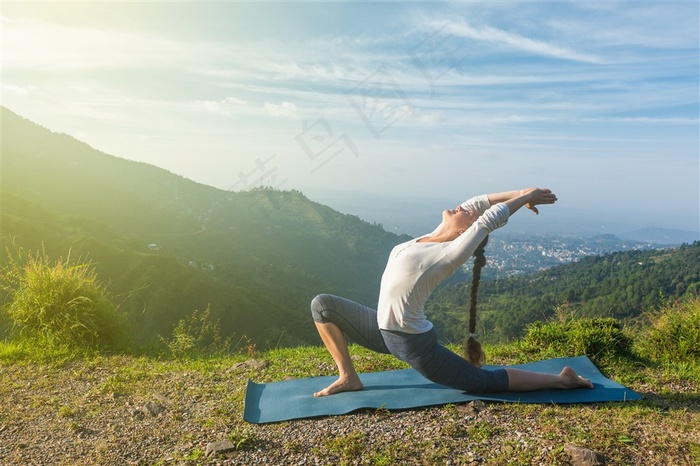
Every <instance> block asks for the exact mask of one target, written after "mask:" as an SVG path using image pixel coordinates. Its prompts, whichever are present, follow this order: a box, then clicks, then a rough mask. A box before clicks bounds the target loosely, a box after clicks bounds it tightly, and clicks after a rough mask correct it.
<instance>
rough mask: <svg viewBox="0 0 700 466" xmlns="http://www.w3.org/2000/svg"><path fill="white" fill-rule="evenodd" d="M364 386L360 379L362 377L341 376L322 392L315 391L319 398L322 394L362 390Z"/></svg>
mask: <svg viewBox="0 0 700 466" xmlns="http://www.w3.org/2000/svg"><path fill="white" fill-rule="evenodd" d="M363 387H364V385H362V382H361V381H360V378H359V377H358V376H354V377H345V378H343V377H340V378H338V380H336V381H335V382H333V383H332V384H330V385H329V386H327V387H326V388H324V389H323V390H321V391H320V392H316V393H314V396H315V397H316V398H318V397H320V396H328V395H333V394H335V393H340V392H351V391H357V390H362V388H363Z"/></svg>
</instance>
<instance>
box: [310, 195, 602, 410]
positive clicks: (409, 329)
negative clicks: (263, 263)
mask: <svg viewBox="0 0 700 466" xmlns="http://www.w3.org/2000/svg"><path fill="white" fill-rule="evenodd" d="M556 201H557V197H556V196H555V195H554V193H552V191H550V190H549V189H540V188H530V189H525V190H522V191H508V192H502V193H493V194H488V195H481V196H476V197H473V198H471V199H469V200H468V201H466V202H464V203H463V204H461V205H459V206H458V207H457V208H456V209H453V210H445V211H443V213H442V222H441V223H440V225H439V226H438V227H437V228H436V229H435V230H434V231H433V232H432V233H430V234H428V235H424V236H421V237H419V238H415V239H412V240H410V241H407V242H405V243H402V244H399V245H398V246H396V247H394V249H393V250H392V251H391V254H390V256H389V260H388V262H387V266H386V269H385V270H384V274H383V276H382V281H381V287H380V292H379V302H378V306H377V310H376V311H375V310H374V309H370V308H368V307H366V306H363V305H361V304H358V303H355V302H353V301H350V300H347V299H344V298H340V297H337V296H332V295H328V294H322V295H319V296H316V297H315V298H314V300H313V301H312V303H311V313H312V316H313V319H314V323H315V324H316V328H317V329H318V333H319V335H320V336H321V339H322V340H323V343H324V344H325V345H326V348H327V349H328V351H329V352H330V354H331V356H332V357H333V360H334V361H335V363H336V365H337V366H338V372H339V377H338V380H336V381H335V382H333V383H332V384H331V385H329V386H328V387H326V388H325V389H323V390H321V391H319V392H317V393H314V396H317V397H319V396H326V395H332V394H334V393H338V392H344V391H351V390H361V389H362V388H363V387H362V382H361V381H360V378H359V376H358V375H357V372H355V368H354V367H353V364H352V360H351V358H350V353H349V351H348V344H347V341H346V340H345V335H346V334H347V335H348V336H349V337H350V338H351V339H352V340H353V341H354V342H356V343H357V344H360V345H362V346H364V347H366V348H369V349H371V350H374V351H377V352H380V353H391V354H393V355H394V356H396V357H397V358H398V359H400V360H402V361H404V362H406V363H407V364H409V365H410V366H411V367H413V368H414V369H415V370H417V371H418V372H419V373H420V374H422V375H423V376H424V377H426V378H427V379H429V380H431V381H433V382H435V383H439V384H442V385H446V386H449V387H452V388H457V389H460V390H464V391H468V392H474V393H486V392H503V391H530V390H540V389H568V388H593V385H592V384H591V382H590V381H589V380H588V379H585V378H583V377H580V376H579V375H578V374H576V372H574V370H573V369H571V368H569V367H564V368H563V369H562V371H561V373H559V374H558V375H554V374H543V373H538V372H531V371H523V370H520V369H513V368H503V369H496V370H485V369H482V368H481V367H478V366H477V365H475V364H472V363H470V362H468V361H466V360H465V359H463V358H462V357H460V356H458V355H457V354H455V353H453V352H452V351H450V350H448V349H447V348H445V347H444V346H442V345H440V344H439V343H438V339H437V334H436V332H435V330H434V329H433V325H432V324H431V323H430V322H429V321H428V320H427V318H426V316H425V314H424V312H423V306H424V305H425V302H426V301H427V300H428V297H429V295H430V293H431V292H432V291H433V290H434V289H435V288H436V287H437V286H438V285H439V284H440V282H442V281H443V280H445V279H446V278H448V277H449V276H450V275H452V274H453V273H454V272H455V271H456V270H457V268H459V267H460V266H461V265H462V264H464V263H465V262H466V261H467V260H468V259H469V258H470V257H471V256H472V254H474V252H475V251H476V250H477V248H478V247H479V245H480V244H481V243H482V241H484V240H485V238H486V237H487V236H488V234H489V233H490V232H492V231H493V230H495V229H497V228H500V227H502V226H503V225H505V224H506V223H507V221H508V218H509V217H510V216H511V215H513V214H514V213H515V212H517V211H518V210H519V209H520V208H521V207H523V206H525V207H527V208H528V209H530V210H532V211H533V212H534V213H535V214H538V213H539V211H538V209H537V206H538V205H545V204H554V203H555V202H556Z"/></svg>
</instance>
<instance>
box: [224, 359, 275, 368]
mask: <svg viewBox="0 0 700 466" xmlns="http://www.w3.org/2000/svg"><path fill="white" fill-rule="evenodd" d="M269 365H270V363H269V362H268V361H265V360H264V359H263V360H261V359H249V360H247V361H244V362H237V363H236V364H234V365H233V366H232V367H231V369H232V370H238V369H254V370H262V369H265V368H266V367H267V366H269Z"/></svg>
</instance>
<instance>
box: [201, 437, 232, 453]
mask: <svg viewBox="0 0 700 466" xmlns="http://www.w3.org/2000/svg"><path fill="white" fill-rule="evenodd" d="M235 450H236V446H235V445H234V444H233V442H232V441H231V440H219V441H218V442H211V443H209V444H208V445H207V449H206V450H205V454H206V456H207V457H209V456H215V455H220V454H225V453H230V452H232V451H235Z"/></svg>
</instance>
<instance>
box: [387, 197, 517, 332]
mask: <svg viewBox="0 0 700 466" xmlns="http://www.w3.org/2000/svg"><path fill="white" fill-rule="evenodd" d="M462 208H464V209H465V210H471V211H476V212H478V213H479V214H480V216H479V218H478V219H477V220H476V222H474V223H473V224H472V226H471V227H469V229H468V230H467V231H465V232H464V233H462V234H461V235H460V236H458V237H457V238H456V239H454V240H452V241H447V242H443V243H436V242H423V243H419V242H418V240H420V239H421V238H424V237H426V236H429V235H424V236H421V237H418V238H414V239H412V240H410V241H406V242H405V243H401V244H399V245H397V246H396V247H394V249H393V250H392V251H391V254H390V255H389V260H388V262H387V265H386V268H385V269H384V274H383V275H382V281H381V286H380V290H379V303H378V304H377V323H378V324H379V328H380V329H383V330H397V331H400V332H405V333H423V332H427V331H428V330H430V329H431V328H432V327H433V324H432V323H431V322H430V321H428V319H427V318H426V316H425V312H424V310H423V307H424V305H425V303H426V301H427V300H428V297H429V296H430V293H432V291H433V290H434V289H435V287H437V286H438V285H439V284H440V282H442V281H443V280H445V279H446V278H448V277H449V276H451V275H452V274H453V273H454V272H455V271H456V270H457V269H458V268H459V267H460V266H461V265H462V264H464V263H465V262H466V261H467V260H468V259H469V258H470V257H471V256H472V255H473V254H474V251H475V250H476V248H477V247H479V244H481V242H482V241H483V240H484V238H485V237H486V236H487V235H488V234H489V233H490V232H492V231H493V230H495V229H497V228H500V227H502V226H503V225H505V224H506V223H507V222H508V217H509V215H510V211H509V209H508V206H506V205H505V204H503V203H499V204H496V205H494V206H491V205H490V202H489V199H488V196H487V195H481V196H476V197H473V198H471V199H469V200H467V201H465V202H464V203H462Z"/></svg>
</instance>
